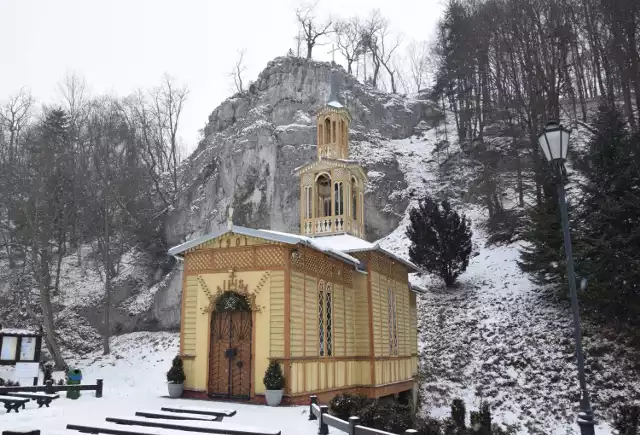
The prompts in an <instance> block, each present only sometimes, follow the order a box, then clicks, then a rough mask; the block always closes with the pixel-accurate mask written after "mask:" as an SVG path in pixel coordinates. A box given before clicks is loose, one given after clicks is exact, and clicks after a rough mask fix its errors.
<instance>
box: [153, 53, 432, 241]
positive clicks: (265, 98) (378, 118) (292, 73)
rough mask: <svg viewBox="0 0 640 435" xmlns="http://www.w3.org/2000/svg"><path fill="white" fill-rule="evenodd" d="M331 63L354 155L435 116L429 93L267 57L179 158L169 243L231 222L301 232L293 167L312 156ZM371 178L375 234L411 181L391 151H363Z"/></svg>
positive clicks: (390, 224)
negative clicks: (423, 96)
mask: <svg viewBox="0 0 640 435" xmlns="http://www.w3.org/2000/svg"><path fill="white" fill-rule="evenodd" d="M332 71H334V72H335V74H337V75H338V78H339V80H340V82H341V83H342V86H341V92H340V94H341V97H342V99H343V101H344V102H345V105H346V106H347V108H348V109H349V110H350V112H351V114H352V116H353V121H352V123H351V128H350V140H351V142H350V151H351V156H352V158H356V159H358V158H362V157H366V155H365V152H364V149H365V148H367V149H368V148H372V147H373V148H375V147H380V146H381V143H382V142H384V141H385V140H388V139H399V138H405V137H408V136H410V135H411V134H412V133H413V132H414V130H415V127H416V126H417V125H418V124H419V123H420V122H421V121H423V120H425V119H426V118H427V117H428V115H429V108H428V105H427V104H426V102H425V101H422V100H413V99H408V98H403V97H399V96H394V95H389V94H386V93H382V92H379V91H377V90H374V89H372V88H370V87H367V86H364V85H362V84H360V83H358V82H356V81H355V79H354V78H353V77H351V76H349V75H347V74H346V72H345V71H344V69H342V67H340V66H338V65H335V64H331V63H322V62H315V61H312V60H305V59H298V58H293V57H281V58H277V59H275V60H273V61H272V62H269V64H268V65H267V67H266V69H265V70H264V71H262V73H260V75H259V77H258V79H257V80H256V81H255V82H254V83H252V84H251V86H250V87H249V90H248V91H247V92H243V93H238V94H236V95H234V96H233V97H232V98H229V99H227V100H226V101H225V102H223V103H222V104H221V105H220V106H219V107H218V108H217V109H215V110H214V111H213V113H212V114H211V115H210V116H209V122H208V124H207V126H206V127H205V129H204V134H205V138H204V139H203V141H202V142H201V143H200V145H199V147H198V149H197V150H196V151H195V152H194V153H193V155H192V156H191V157H189V159H188V160H187V161H186V162H185V163H184V164H183V166H182V172H181V176H182V192H181V195H180V198H179V202H178V206H177V207H176V209H174V210H173V211H172V212H171V213H170V215H169V216H168V219H167V222H166V229H167V230H166V238H167V242H168V244H169V245H174V244H178V243H180V242H182V241H184V240H185V239H187V238H191V237H195V236H198V235H201V234H205V233H208V232H211V231H214V230H216V229H218V228H220V227H222V226H223V225H224V222H225V221H226V218H227V216H226V210H227V208H228V207H229V206H233V207H234V209H235V213H234V222H235V223H236V224H238V225H245V226H249V227H256V228H270V229H273V230H280V231H289V232H297V231H298V228H299V213H298V210H299V202H298V200H299V199H298V198H299V187H298V180H297V178H296V176H295V175H294V173H293V170H294V168H296V167H297V166H300V165H302V164H304V163H307V162H309V161H310V160H312V159H315V158H316V139H315V138H316V127H315V113H316V111H317V110H318V109H319V108H320V107H322V106H323V105H324V104H325V103H326V102H327V99H328V97H329V95H330V91H331V74H332ZM362 163H363V165H364V167H365V169H366V170H368V171H371V173H372V174H371V175H373V177H372V178H373V180H372V181H373V182H372V184H371V186H370V188H369V190H368V192H367V195H366V198H365V204H366V211H365V213H366V221H367V227H366V235H367V239H369V240H375V239H378V238H380V237H382V236H384V235H386V234H388V233H390V232H391V231H392V230H393V229H394V228H396V227H397V225H398V223H399V221H400V217H401V216H402V215H403V213H404V210H405V208H406V206H407V201H406V199H405V198H403V197H401V196H399V195H395V196H394V195H393V192H398V191H402V190H403V189H404V188H405V187H406V182H405V180H404V176H403V174H402V172H401V171H400V170H399V168H398V162H397V160H396V158H395V156H394V155H393V154H389V155H387V156H386V157H385V158H384V159H383V160H379V159H376V160H371V159H367V158H364V159H363V162H362Z"/></svg>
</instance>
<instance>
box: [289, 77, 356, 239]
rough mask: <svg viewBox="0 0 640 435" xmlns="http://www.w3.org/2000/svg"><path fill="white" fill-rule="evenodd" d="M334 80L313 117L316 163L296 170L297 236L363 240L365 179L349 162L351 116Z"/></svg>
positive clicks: (353, 163)
mask: <svg viewBox="0 0 640 435" xmlns="http://www.w3.org/2000/svg"><path fill="white" fill-rule="evenodd" d="M338 79H339V78H338V77H337V75H336V74H335V73H332V76H331V96H330V97H329V100H328V102H327V103H326V104H325V105H324V106H323V107H322V108H321V109H320V110H319V111H318V113H317V115H316V128H317V149H318V159H317V160H316V161H313V162H310V163H307V164H306V165H304V166H302V167H300V168H298V169H297V170H296V173H297V174H298V175H299V176H300V233H301V234H303V235H306V236H322V235H334V234H343V233H347V234H351V235H353V236H356V237H360V238H364V187H365V184H366V182H367V175H366V173H365V171H364V169H363V168H362V166H360V165H359V164H358V163H357V162H356V161H354V160H350V159H349V124H350V123H351V114H350V113H349V110H347V108H346V107H345V106H344V105H343V103H342V102H341V101H340V96H339V87H340V85H339V83H338Z"/></svg>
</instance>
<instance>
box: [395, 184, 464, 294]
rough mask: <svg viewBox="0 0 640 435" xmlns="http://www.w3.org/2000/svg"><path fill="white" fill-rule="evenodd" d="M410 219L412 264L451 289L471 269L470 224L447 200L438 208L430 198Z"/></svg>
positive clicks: (408, 231)
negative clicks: (432, 275)
mask: <svg viewBox="0 0 640 435" xmlns="http://www.w3.org/2000/svg"><path fill="white" fill-rule="evenodd" d="M409 218H410V220H411V224H410V225H409V226H408V227H407V237H409V240H411V247H410V248H409V257H410V258H411V261H413V262H414V263H416V264H417V265H419V266H420V267H422V268H423V269H424V270H426V271H427V272H429V273H434V274H436V275H438V276H439V277H440V278H442V279H443V280H444V282H445V284H446V285H447V287H451V286H452V285H453V284H454V283H455V282H456V279H457V278H458V276H460V274H461V273H462V272H464V271H465V270H466V269H467V266H468V265H469V257H470V256H471V251H472V244H471V236H472V235H473V233H472V231H471V222H470V221H469V219H467V217H466V216H465V215H464V214H458V212H456V211H455V210H453V209H452V208H451V205H450V204H449V202H447V201H446V200H445V201H442V202H441V203H440V204H438V203H437V202H436V201H435V200H433V199H432V198H430V197H428V196H427V197H425V198H424V199H423V200H422V201H420V203H419V205H418V207H417V208H414V209H413V210H411V212H410V213H409Z"/></svg>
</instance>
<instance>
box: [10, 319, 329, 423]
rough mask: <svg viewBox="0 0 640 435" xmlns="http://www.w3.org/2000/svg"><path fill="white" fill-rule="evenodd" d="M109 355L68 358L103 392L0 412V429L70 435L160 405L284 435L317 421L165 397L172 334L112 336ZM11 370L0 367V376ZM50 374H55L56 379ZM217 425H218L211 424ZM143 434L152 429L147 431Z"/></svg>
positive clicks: (286, 410)
mask: <svg viewBox="0 0 640 435" xmlns="http://www.w3.org/2000/svg"><path fill="white" fill-rule="evenodd" d="M111 346H112V353H111V355H109V356H108V357H103V356H102V355H100V354H99V353H96V354H92V355H89V356H87V357H84V358H83V359H82V360H77V361H70V365H72V366H74V367H78V368H80V369H81V370H82V372H83V378H84V379H83V383H87V384H89V383H94V382H95V380H96V379H104V396H103V397H102V398H100V399H98V398H96V397H95V396H94V393H93V392H83V393H82V395H81V397H80V398H79V399H78V400H71V399H67V398H66V397H65V396H64V393H61V397H60V399H57V400H54V401H53V402H52V403H51V407H50V408H42V409H38V407H37V405H36V404H35V403H33V402H32V403H29V404H27V408H26V409H25V410H21V411H20V413H18V414H15V413H13V412H11V413H10V414H5V413H4V410H3V409H2V410H0V432H1V431H3V430H28V429H32V428H35V429H40V430H41V434H42V435H70V434H73V433H78V432H74V431H68V430H66V425H67V424H80V425H83V424H84V425H101V424H105V418H106V417H133V416H134V414H135V412H136V411H149V410H155V411H159V410H160V407H162V406H176V405H177V406H190V407H203V406H206V407H211V408H216V409H234V410H236V411H237V414H236V415H235V416H234V417H231V418H229V419H226V420H225V421H224V422H223V423H222V424H233V425H239V426H247V427H259V428H263V429H277V430H281V431H282V434H283V435H307V434H308V435H313V434H315V433H317V431H318V426H317V422H313V421H308V407H304V406H303V407H299V406H295V407H284V406H282V407H277V408H270V407H266V406H258V405H245V404H236V403H222V402H213V401H196V400H187V399H177V400H176V399H170V398H167V397H166V396H167V386H166V378H165V373H166V371H167V370H168V369H169V367H170V366H171V360H172V359H173V357H174V356H175V355H176V354H177V353H178V349H179V337H178V334H175V333H166V332H154V333H149V332H137V333H131V334H125V335H121V336H119V337H115V338H114V339H113V340H112V341H111ZM9 373H10V371H9V370H8V369H6V368H0V377H8V376H7V375H9ZM59 376H61V375H60V374H57V373H56V374H55V375H54V377H59ZM212 424H217V423H212ZM147 432H149V433H153V430H152V429H148V430H147Z"/></svg>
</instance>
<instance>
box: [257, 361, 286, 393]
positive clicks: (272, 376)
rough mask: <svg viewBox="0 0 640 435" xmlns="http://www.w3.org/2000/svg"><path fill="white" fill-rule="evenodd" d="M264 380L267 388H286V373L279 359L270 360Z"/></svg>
mask: <svg viewBox="0 0 640 435" xmlns="http://www.w3.org/2000/svg"><path fill="white" fill-rule="evenodd" d="M262 381H263V382H264V387H265V388H266V389H267V390H282V389H283V388H284V375H283V374H282V366H281V365H280V362H279V361H277V360H271V362H269V366H268V367H267V370H265V372H264V378H263V379H262Z"/></svg>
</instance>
